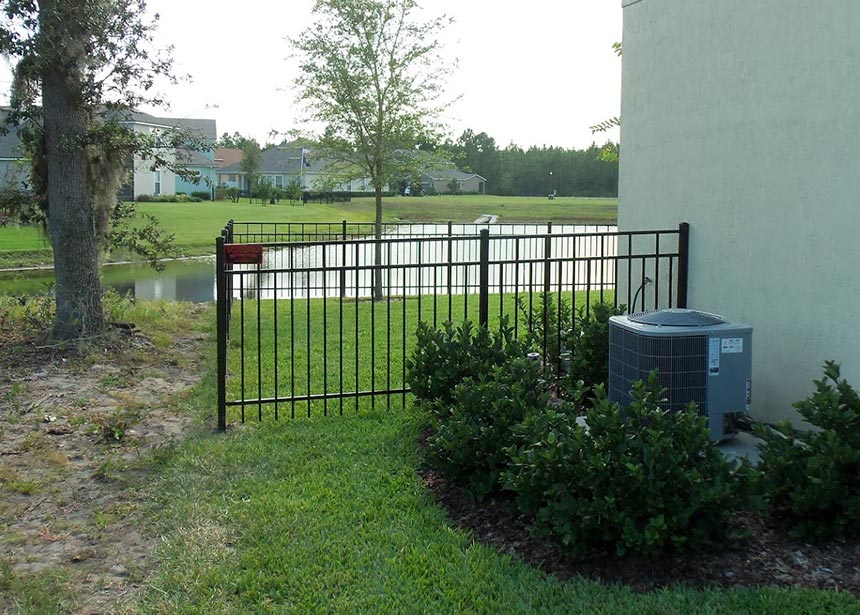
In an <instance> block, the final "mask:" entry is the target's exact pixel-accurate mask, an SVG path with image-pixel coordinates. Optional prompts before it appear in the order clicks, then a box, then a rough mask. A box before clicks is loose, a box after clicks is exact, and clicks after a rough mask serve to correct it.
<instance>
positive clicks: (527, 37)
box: [3, 0, 621, 147]
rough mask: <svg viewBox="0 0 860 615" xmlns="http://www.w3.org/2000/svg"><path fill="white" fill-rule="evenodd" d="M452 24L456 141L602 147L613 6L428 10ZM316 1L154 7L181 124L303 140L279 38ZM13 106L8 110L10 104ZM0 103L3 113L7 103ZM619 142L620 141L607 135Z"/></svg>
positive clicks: (610, 91) (612, 92) (612, 60)
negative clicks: (209, 123) (210, 121)
mask: <svg viewBox="0 0 860 615" xmlns="http://www.w3.org/2000/svg"><path fill="white" fill-rule="evenodd" d="M420 4H421V6H422V7H423V8H424V10H425V11H426V12H428V13H432V14H434V15H440V14H443V13H444V14H447V15H448V16H450V17H453V18H454V20H455V22H454V24H453V25H452V26H450V27H449V28H448V31H447V32H446V34H445V35H444V36H443V42H444V45H445V50H446V54H447V55H449V56H451V57H456V58H457V59H458V62H459V66H458V68H457V69H456V71H455V72H454V74H453V75H452V76H451V77H450V78H449V79H448V81H447V88H448V91H449V92H450V94H451V97H452V98H454V97H455V96H457V95H460V96H462V98H461V99H460V100H459V101H458V102H457V103H455V105H454V106H453V107H452V108H451V110H450V112H449V115H450V117H449V118H448V123H449V125H450V128H451V136H452V137H454V138H456V137H457V136H459V135H460V134H461V133H462V131H463V130H464V129H466V128H471V129H473V130H475V131H476V132H481V131H484V132H486V133H487V134H489V135H490V136H492V137H493V138H495V139H496V142H497V143H498V145H499V146H500V147H504V146H505V145H507V144H508V143H511V142H514V143H516V144H518V145H520V146H523V147H528V146H530V145H557V146H563V147H585V146H587V145H589V144H590V143H591V142H592V141H594V140H596V141H598V142H599V143H602V142H603V141H605V139H606V136H605V135H596V136H592V134H591V132H590V130H589V129H588V127H589V126H591V125H593V124H596V123H598V122H600V121H602V120H604V119H607V118H609V117H611V116H613V115H617V114H618V110H619V95H620V89H621V61H620V59H618V58H617V57H616V56H615V55H614V53H613V51H612V43H614V42H616V41H619V40H621V8H620V5H621V3H620V2H619V1H618V0H529V1H527V2H513V1H510V2H509V1H505V0H423V1H422V2H420ZM312 6H313V0H280V1H277V0H240V1H239V2H235V1H231V2H227V1H226V0H149V7H150V9H151V10H152V12H157V13H159V15H160V16H161V20H160V27H159V33H158V39H159V42H160V43H161V44H172V45H174V47H175V53H174V58H175V61H176V69H177V71H176V72H177V73H183V74H184V73H188V74H190V75H192V77H193V81H192V82H191V83H183V84H180V85H179V86H176V87H173V88H171V89H170V90H168V91H166V94H167V98H168V100H170V102H171V108H170V110H169V111H157V113H158V114H162V115H171V116H176V117H208V118H214V119H216V120H217V122H218V133H219V135H220V134H222V133H224V132H230V133H232V132H234V131H239V132H240V133H242V134H246V135H252V136H254V137H256V138H257V139H258V140H260V141H261V142H265V141H266V140H267V137H268V134H269V132H270V131H272V130H276V131H280V132H285V131H289V130H291V129H297V128H302V127H301V126H300V125H298V114H297V113H296V112H295V110H294V93H293V88H292V81H293V79H294V77H295V66H294V65H295V62H291V61H290V60H288V59H287V56H288V55H289V53H290V48H289V45H288V44H287V42H286V41H285V37H287V36H297V35H300V34H301V32H302V30H304V29H306V28H307V27H308V26H309V25H310V23H311V21H312V15H311V8H312ZM7 100H8V98H7ZM3 102H6V101H3ZM613 137H614V138H617V135H613Z"/></svg>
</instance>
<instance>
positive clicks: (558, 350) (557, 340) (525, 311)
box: [517, 292, 573, 374]
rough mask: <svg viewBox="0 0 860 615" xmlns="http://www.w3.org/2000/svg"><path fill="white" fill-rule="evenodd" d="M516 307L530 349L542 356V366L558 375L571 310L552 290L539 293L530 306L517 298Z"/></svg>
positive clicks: (570, 321)
mask: <svg viewBox="0 0 860 615" xmlns="http://www.w3.org/2000/svg"><path fill="white" fill-rule="evenodd" d="M517 310H518V312H519V314H520V317H521V318H522V320H523V325H524V327H525V329H526V331H527V332H528V334H529V342H530V344H531V348H532V350H534V351H535V352H537V353H539V354H540V355H541V356H542V357H543V363H544V366H545V367H546V368H547V369H549V370H550V371H551V373H553V374H558V372H559V371H560V370H559V367H560V366H561V360H562V355H563V354H564V353H566V351H567V350H569V347H568V346H567V342H568V341H569V340H567V339H566V338H567V336H568V335H569V333H568V332H569V331H570V329H571V326H572V324H573V323H572V316H573V311H572V310H571V308H570V303H568V302H567V301H565V300H564V297H561V296H559V298H558V300H556V299H555V296H554V295H553V293H547V292H542V293H540V295H538V299H537V301H536V302H534V303H533V304H531V305H529V304H526V302H525V301H524V300H523V299H522V297H520V298H519V299H518V300H517Z"/></svg>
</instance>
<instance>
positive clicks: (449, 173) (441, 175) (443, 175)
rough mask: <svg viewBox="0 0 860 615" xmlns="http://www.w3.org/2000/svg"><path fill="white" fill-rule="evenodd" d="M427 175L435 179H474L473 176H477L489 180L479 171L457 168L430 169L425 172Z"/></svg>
mask: <svg viewBox="0 0 860 615" xmlns="http://www.w3.org/2000/svg"><path fill="white" fill-rule="evenodd" d="M423 176H425V177H429V178H430V179H432V180H433V181H439V180H448V181H451V180H452V179H456V180H458V181H467V180H470V179H472V178H473V177H477V178H478V179H481V180H483V181H487V178H486V177H482V176H481V175H478V174H477V173H466V172H464V171H458V170H457V169H444V170H439V171H428V172H426V173H424V174H423Z"/></svg>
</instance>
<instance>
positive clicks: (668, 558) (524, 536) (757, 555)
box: [422, 470, 860, 596]
mask: <svg viewBox="0 0 860 615" xmlns="http://www.w3.org/2000/svg"><path fill="white" fill-rule="evenodd" d="M422 477H423V479H424V482H425V484H426V485H427V487H428V488H429V489H430V491H431V492H432V493H433V494H434V496H435V497H436V499H437V501H438V502H439V503H440V504H441V505H442V506H443V507H444V508H445V509H446V510H447V511H448V514H449V516H450V518H451V519H452V520H453V521H454V523H455V524H456V525H457V526H459V527H461V528H463V529H465V530H469V531H470V532H471V533H472V535H473V536H474V538H475V539H476V540H477V541H479V542H482V543H484V544H487V545H489V546H492V547H493V548H495V549H496V550H498V551H500V552H501V553H505V554H509V555H513V556H516V557H519V558H521V559H523V560H525V561H527V562H529V563H530V564H532V565H533V566H535V567H537V568H539V569H541V570H543V571H544V572H547V573H549V574H552V575H555V576H556V577H558V578H560V579H569V578H571V577H574V576H581V577H585V578H588V579H593V580H599V581H603V582H606V583H622V584H624V585H627V586H629V587H631V588H633V589H635V590H637V591H649V590H652V589H657V588H661V587H668V586H673V585H682V586H687V587H694V588H698V587H715V586H718V587H726V588H730V587H748V586H763V585H770V586H779V587H804V588H814V589H828V590H845V591H849V592H851V593H853V594H854V595H855V596H860V544H858V543H857V542H851V543H847V544H842V543H828V544H818V545H811V544H808V543H805V542H802V541H798V540H795V539H793V538H791V537H790V536H789V534H788V531H787V528H785V527H781V526H780V525H779V524H778V523H777V522H775V521H774V520H772V519H769V518H763V517H760V516H757V515H752V514H738V515H736V516H735V517H734V518H733V519H732V522H733V523H734V524H735V525H736V526H737V527H738V528H739V529H742V530H745V531H747V532H748V533H749V534H750V536H749V537H748V538H746V539H743V540H739V541H736V542H735V543H732V544H730V545H727V548H726V549H724V550H721V551H718V552H702V551H697V552H691V553H683V554H671V555H660V556H655V557H617V556H607V557H602V558H595V559H589V560H586V561H574V560H572V559H570V558H569V557H567V556H566V555H565V553H564V551H563V550H562V549H561V548H560V547H558V546H556V545H554V544H552V543H550V542H547V541H544V540H540V539H538V538H535V537H534V536H533V535H532V534H531V532H530V531H529V529H528V527H527V525H526V524H525V523H524V522H523V521H522V520H519V519H517V518H515V517H514V516H513V515H512V514H511V510H512V509H513V507H512V500H510V499H506V498H504V497H502V496H496V497H495V498H491V499H488V500H487V501H485V502H482V503H480V504H476V503H475V502H474V500H473V499H472V498H471V497H470V495H469V494H468V493H467V492H465V491H463V490H462V489H461V488H459V487H458V486H456V485H454V484H452V483H451V482H450V481H447V480H446V479H444V478H443V477H441V476H440V475H439V474H437V473H435V472H433V471H429V470H427V471H423V472H422Z"/></svg>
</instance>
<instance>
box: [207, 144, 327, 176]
mask: <svg viewBox="0 0 860 615" xmlns="http://www.w3.org/2000/svg"><path fill="white" fill-rule="evenodd" d="M304 151H305V155H304V158H305V167H304V172H305V173H319V172H321V171H322V168H323V166H324V163H323V162H322V161H320V160H316V159H314V157H313V154H312V153H311V152H310V151H309V150H307V149H305V150H304ZM240 152H241V150H240ZM216 155H217V154H216ZM301 171H302V148H300V147H286V148H284V147H273V148H271V149H267V150H264V151H263V162H262V164H261V165H260V171H259V172H260V173H263V174H266V175H275V174H284V175H298V174H299V173H301ZM218 172H219V173H244V171H242V161H241V156H240V157H239V161H238V162H235V163H233V164H230V165H227V166H224V167H221V168H220V169H218Z"/></svg>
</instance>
